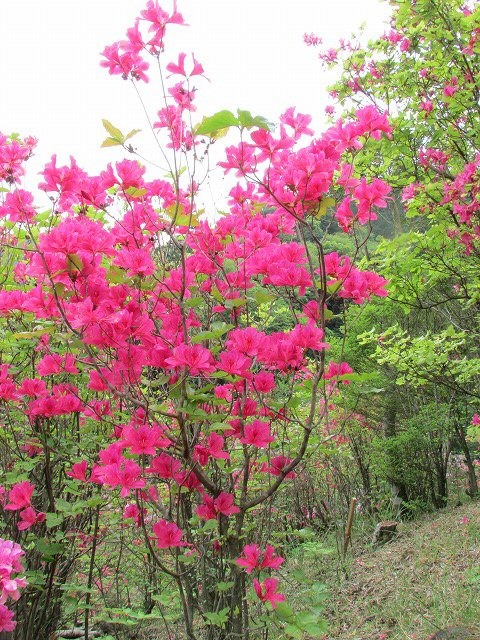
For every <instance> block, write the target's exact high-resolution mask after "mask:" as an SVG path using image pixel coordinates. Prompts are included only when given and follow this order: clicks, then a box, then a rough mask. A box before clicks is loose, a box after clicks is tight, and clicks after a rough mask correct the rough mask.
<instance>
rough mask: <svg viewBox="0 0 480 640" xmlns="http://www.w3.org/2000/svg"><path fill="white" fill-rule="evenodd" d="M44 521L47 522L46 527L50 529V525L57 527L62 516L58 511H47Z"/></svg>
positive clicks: (61, 520)
mask: <svg viewBox="0 0 480 640" xmlns="http://www.w3.org/2000/svg"><path fill="white" fill-rule="evenodd" d="M45 521H46V523H47V529H51V528H52V527H58V525H60V524H62V522H63V516H62V515H60V514H59V513H47V517H46V519H45Z"/></svg>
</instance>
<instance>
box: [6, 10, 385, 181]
mask: <svg viewBox="0 0 480 640" xmlns="http://www.w3.org/2000/svg"><path fill="white" fill-rule="evenodd" d="M145 4H146V0H145V2H144V1H143V0H82V1H81V2H78V0H41V1H39V0H21V1H17V0H10V1H8V0H0V9H1V12H0V15H1V32H0V87H1V95H0V131H1V132H3V133H11V132H12V131H16V132H18V133H20V134H21V135H22V136H23V135H34V136H35V137H37V138H38V139H39V146H38V148H37V153H36V158H35V159H34V160H33V161H31V163H30V164H31V165H32V166H31V169H30V171H32V169H33V171H34V174H36V172H37V171H39V170H40V168H41V167H42V166H43V164H45V162H47V161H48V160H49V159H50V156H51V154H52V153H57V154H58V156H59V164H64V163H66V162H67V161H68V157H69V155H73V156H74V157H75V158H76V159H77V161H78V163H79V165H80V166H81V167H82V168H84V169H85V170H87V171H89V172H90V173H92V174H94V173H97V172H99V171H100V170H101V169H102V168H103V167H104V166H105V164H106V163H107V162H109V161H112V160H116V159H119V153H122V154H123V153H124V152H123V151H122V150H120V152H119V151H118V150H113V149H100V148H99V147H100V144H101V142H102V140H103V139H104V137H105V132H104V130H103V127H102V125H101V119H102V118H107V119H108V120H110V121H111V122H112V123H114V124H115V125H117V126H118V127H119V128H120V129H122V130H123V131H129V130H130V129H133V128H139V129H145V120H144V116H143V113H142V110H141V107H140V105H139V103H138V101H137V99H136V97H135V95H134V92H133V88H132V87H131V85H130V83H127V82H125V81H123V80H122V79H121V78H120V77H119V76H110V75H108V72H107V71H106V69H103V68H101V67H100V66H99V62H100V59H101V58H100V52H101V51H102V50H103V48H104V47H105V45H107V44H111V43H113V42H115V41H117V40H120V39H123V37H124V34H125V31H126V29H127V28H128V27H130V26H132V25H133V23H134V19H135V17H136V16H137V15H139V12H140V10H141V9H143V8H144V6H145ZM160 4H161V6H162V7H164V8H165V10H167V11H170V10H171V0H165V2H164V3H162V2H161V3H160ZM178 9H179V11H181V12H182V13H183V15H184V17H185V20H186V22H187V23H188V24H189V25H190V26H189V27H188V28H184V27H177V26H172V27H171V28H170V30H169V32H168V36H167V50H166V55H168V54H169V52H170V53H171V58H170V59H171V60H176V57H177V54H178V52H179V51H181V50H184V51H186V52H187V53H189V52H191V51H193V52H195V55H196V57H197V59H198V60H199V61H200V62H201V63H202V64H203V66H204V68H205V72H206V75H207V76H208V78H209V79H210V80H211V82H210V83H209V82H206V81H204V80H202V79H200V81H199V82H198V83H196V84H197V86H198V89H199V90H198V92H197V96H198V100H197V103H198V106H199V111H198V112H197V114H195V117H198V119H200V115H199V114H200V113H202V115H209V114H211V113H213V112H215V111H218V110H220V109H231V110H235V109H236V108H237V107H239V108H242V109H248V110H250V111H251V112H252V113H253V114H254V115H257V114H258V115H263V116H266V117H267V118H268V119H270V120H273V121H275V120H277V119H278V116H279V114H280V113H282V112H283V111H284V110H285V109H286V108H287V107H289V106H293V105H295V106H297V108H298V110H299V111H301V112H303V113H310V114H312V116H313V117H314V121H315V122H322V120H323V113H324V108H325V106H326V105H327V104H328V103H329V98H328V95H327V92H326V86H327V84H328V82H329V79H328V78H327V77H326V76H325V73H324V72H322V69H321V66H320V61H319V60H318V55H317V51H316V50H315V49H313V48H311V47H306V46H305V45H304V43H303V34H304V33H305V32H307V33H310V32H314V33H316V34H318V35H319V36H321V37H322V38H323V39H324V40H325V41H326V43H327V44H330V45H334V44H335V43H336V42H337V41H338V39H339V38H341V37H348V36H349V35H350V34H351V33H352V32H354V31H358V27H359V26H360V25H361V23H362V22H365V23H366V25H367V28H366V33H367V34H368V35H377V34H380V33H382V32H383V31H384V29H385V21H386V20H387V18H388V15H389V6H388V3H387V2H382V1H380V0H334V1H333V2H332V0H288V1H287V0H179V1H178ZM151 85H152V83H150V85H149V86H148V91H147V100H148V102H149V104H150V105H151V106H152V110H153V108H154V107H155V106H157V105H156V104H155V103H156V102H157V98H158V107H160V106H161V105H160V95H159V94H158V93H157V92H158V88H157V87H152V86H151ZM138 86H139V88H140V89H141V90H144V89H145V88H146V85H144V84H143V83H139V84H138ZM141 135H143V134H141ZM138 143H139V144H140V145H141V144H142V140H141V138H139V139H138ZM146 145H147V146H148V143H147V142H146ZM32 178H33V180H32V182H30V181H29V183H28V185H27V186H29V187H34V185H35V184H36V182H37V177H36V175H34V176H32ZM32 178H31V179H32Z"/></svg>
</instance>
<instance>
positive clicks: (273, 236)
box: [0, 0, 391, 640]
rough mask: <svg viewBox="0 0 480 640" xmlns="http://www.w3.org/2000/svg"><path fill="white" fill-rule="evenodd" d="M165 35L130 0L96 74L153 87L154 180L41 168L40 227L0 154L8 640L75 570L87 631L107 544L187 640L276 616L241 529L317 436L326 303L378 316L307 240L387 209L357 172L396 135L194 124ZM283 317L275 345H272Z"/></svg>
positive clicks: (231, 122)
mask: <svg viewBox="0 0 480 640" xmlns="http://www.w3.org/2000/svg"><path fill="white" fill-rule="evenodd" d="M183 24H184V20H183V17H182V15H181V14H180V13H179V12H178V11H177V9H176V7H174V10H173V11H172V13H168V12H166V11H164V10H163V9H161V8H160V7H159V6H158V4H157V2H154V1H153V0H149V2H148V3H147V7H146V9H145V10H144V11H142V12H141V15H140V17H139V19H137V20H136V22H135V25H134V26H133V27H132V28H130V29H129V30H128V31H127V34H126V38H125V39H124V40H121V41H119V42H117V43H115V44H113V45H111V46H107V47H106V48H105V50H104V52H103V57H104V60H103V61H102V62H101V64H102V65H103V66H105V67H106V68H107V69H108V71H109V73H111V74H114V75H119V76H121V77H123V79H125V80H129V81H131V82H132V83H133V85H134V86H135V89H136V90H138V89H137V86H139V85H140V84H141V83H142V82H147V81H149V80H150V79H151V78H152V77H153V76H154V75H155V76H156V77H157V78H158V80H159V82H160V85H161V87H162V88H163V99H164V103H163V106H161V108H160V109H159V111H158V114H157V116H156V118H154V117H152V118H149V123H150V126H151V129H152V134H153V135H154V137H155V141H156V143H157V144H158V150H159V154H160V162H162V163H163V164H164V165H165V166H167V167H168V174H167V175H166V176H163V175H162V176H160V177H159V176H158V173H157V172H155V173H154V171H153V170H152V169H150V172H149V173H150V174H153V175H151V176H150V175H147V168H146V166H144V165H143V164H141V163H140V162H139V161H138V160H137V159H124V160H121V161H119V162H116V163H115V165H114V166H112V165H108V166H107V167H106V169H105V170H104V171H103V172H102V173H101V174H100V175H98V176H89V175H88V174H87V173H86V172H85V171H83V170H82V169H81V168H80V167H79V166H78V165H77V164H76V162H75V160H74V159H73V158H72V159H71V160H70V164H69V165H67V166H61V165H59V164H58V163H57V159H56V157H55V156H53V157H52V160H51V162H49V163H48V164H47V165H46V166H45V169H44V171H43V173H42V175H43V180H42V182H41V183H40V184H39V189H40V190H41V191H43V192H44V193H46V194H47V195H48V196H49V197H50V200H51V203H52V204H51V207H50V208H49V209H48V210H46V211H42V210H40V209H39V207H38V206H36V205H35V196H34V195H33V194H32V193H30V192H27V191H26V190H24V189H23V188H22V178H23V175H24V173H25V169H24V166H25V162H26V161H27V160H28V158H29V157H30V155H31V154H32V152H33V149H34V146H35V141H34V140H33V139H31V138H26V139H20V138H18V137H9V136H5V135H4V136H1V138H0V179H1V180H2V184H3V187H2V198H3V201H2V204H1V206H0V215H1V217H2V219H3V227H2V247H3V250H2V267H3V281H2V282H3V284H2V290H1V292H0V311H1V322H2V326H3V335H4V338H3V339H4V346H7V347H8V348H6V349H4V360H3V365H2V369H1V384H0V398H1V400H2V412H3V416H4V425H3V427H2V440H1V443H0V447H1V455H2V457H3V460H4V461H5V465H4V468H5V469H6V471H7V472H6V473H5V474H4V485H5V488H4V490H3V491H4V493H3V495H4V500H3V508H4V515H5V530H6V532H7V533H8V535H9V537H10V538H12V539H15V540H17V541H21V542H22V545H23V546H24V547H25V549H26V550H27V554H26V563H27V568H30V563H32V568H34V569H35V570H36V571H35V573H34V574H33V579H32V580H31V586H30V588H29V591H28V592H27V593H26V595H25V596H24V598H23V601H24V602H25V607H26V608H24V609H23V610H22V609H19V610H18V612H19V615H18V616H17V617H18V623H19V624H18V627H17V635H18V637H19V638H20V637H25V638H26V637H31V636H29V635H28V634H29V633H31V629H32V628H36V632H37V634H39V633H40V634H41V635H36V636H35V637H47V636H48V634H49V633H51V631H52V630H54V628H55V625H56V624H58V620H59V616H60V604H61V592H62V589H63V590H65V589H68V584H69V582H68V581H69V580H70V578H71V574H72V571H73V569H74V568H75V567H78V566H80V564H81V563H83V565H82V566H86V567H87V571H86V574H85V580H86V585H87V589H86V590H85V591H84V593H83V594H80V596H78V587H77V591H76V593H77V601H76V605H75V618H76V617H77V616H78V615H79V613H82V612H83V613H82V615H83V618H84V625H85V637H87V636H88V629H89V624H90V614H91V609H92V602H93V599H94V598H95V597H96V596H95V586H97V587H98V585H99V584H100V583H99V582H98V581H97V580H96V579H95V577H94V571H95V567H96V566H97V563H98V554H99V553H102V554H104V553H106V552H105V549H106V547H105V540H106V539H107V538H108V536H109V535H112V533H111V532H112V529H113V528H114V527H116V531H121V530H124V529H125V527H127V528H128V529H129V530H130V531H131V532H132V536H133V537H134V538H135V540H136V541H135V544H136V545H137V546H138V547H139V548H141V549H142V554H143V557H144V559H145V562H146V563H147V564H148V566H149V567H150V568H151V569H152V571H153V573H155V574H156V575H158V576H161V580H162V585H163V587H165V586H166V585H174V586H175V587H176V589H177V593H178V603H179V606H180V608H181V611H182V617H183V624H184V628H185V633H186V636H187V637H188V638H189V639H191V640H193V639H194V638H246V637H257V635H258V636H259V637H260V636H261V635H262V634H263V633H264V632H265V629H266V625H267V618H268V615H267V614H268V613H269V612H271V611H272V610H273V609H276V608H277V607H278V605H279V603H282V602H283V601H284V600H285V595H284V594H283V593H282V592H281V588H280V585H279V583H278V579H277V578H276V577H274V576H275V575H278V571H279V569H281V567H282V564H283V563H284V558H283V557H282V556H281V554H280V552H279V550H278V549H276V548H274V546H273V545H272V544H271V541H270V540H269V539H268V535H269V530H268V527H264V526H256V525H258V523H259V522H260V517H261V514H262V513H265V514H268V512H269V511H270V509H271V506H272V504H273V500H274V498H275V495H276V493H277V492H278V491H279V490H280V489H281V488H282V486H283V485H284V484H285V483H288V482H289V480H290V479H291V478H293V477H294V475H295V469H296V467H297V466H298V465H299V463H300V462H301V461H302V459H303V458H304V456H305V453H306V452H307V449H308V445H309V441H310V439H311V438H312V436H315V437H316V438H320V439H328V438H329V437H332V434H329V433H328V431H327V430H326V424H327V423H326V416H327V413H328V410H329V402H330V401H331V396H332V394H333V388H334V386H335V385H333V384H332V379H334V378H338V376H339V375H342V372H345V365H342V366H343V369H342V366H340V365H337V364H336V363H330V364H329V367H328V368H326V358H327V349H328V344H327V343H326V341H325V326H326V322H327V315H328V314H327V308H326V305H327V303H328V301H329V300H331V299H333V298H339V299H343V300H345V301H351V302H352V303H355V304H362V303H363V302H365V301H366V300H369V299H370V298H371V297H372V296H385V295H386V291H385V284H386V281H385V280H384V279H383V278H382V277H380V276H379V275H376V274H375V273H373V272H371V271H362V270H360V269H359V268H357V266H355V262H354V258H355V257H354V256H353V257H352V258H349V257H347V256H341V255H338V253H332V254H327V255H325V254H324V251H323V244H322V236H321V235H319V230H318V229H319V225H318V220H319V218H320V217H321V216H322V215H324V214H325V212H326V210H327V208H328V207H334V206H336V202H337V198H338V193H341V194H342V197H341V200H340V201H342V202H343V204H342V205H341V207H340V212H341V213H339V214H338V215H342V216H343V217H344V219H345V225H344V226H345V229H348V230H353V231H354V232H355V230H357V229H358V228H359V225H367V227H368V225H369V224H370V221H371V220H372V219H374V218H375V210H376V208H379V207H380V208H382V207H385V206H386V199H387V198H388V193H389V191H390V188H389V187H388V186H387V185H386V184H385V183H384V182H382V181H381V180H378V179H374V180H367V179H366V178H365V177H362V176H358V175H357V173H356V168H355V159H356V156H357V154H358V152H359V151H360V150H362V149H363V148H364V147H365V146H368V145H369V144H370V140H371V139H373V140H378V139H379V138H380V137H381V136H382V134H386V135H387V136H390V135H391V130H390V126H389V124H388V121H387V119H386V117H385V116H384V115H381V114H380V113H379V112H378V111H377V110H374V109H372V108H370V107H369V108H367V109H360V110H358V111H357V113H356V115H355V117H354V118H352V120H351V121H350V122H348V123H340V124H337V125H336V126H334V127H332V128H330V129H328V130H327V131H326V132H325V133H324V134H323V135H321V136H320V137H313V131H312V130H311V129H310V121H311V119H310V117H309V116H306V115H302V114H297V113H296V112H295V110H294V108H291V109H288V110H287V111H286V112H285V113H284V114H283V115H282V116H281V118H280V124H279V126H278V127H276V128H273V127H272V126H271V125H269V124H268V123H267V122H266V120H265V119H263V118H261V117H254V116H252V115H251V114H250V113H249V112H248V111H241V110H239V111H238V113H237V114H233V113H231V112H229V111H220V112H218V113H216V114H215V115H213V116H211V117H207V118H204V119H203V120H201V121H199V122H198V124H193V122H192V121H193V113H194V111H195V104H194V101H195V91H196V87H195V86H194V84H193V83H194V82H201V78H202V76H203V74H204V70H203V68H202V66H201V64H200V63H199V62H198V61H197V60H196V59H195V57H193V56H192V57H191V58H188V57H187V56H186V54H184V53H182V54H180V56H179V58H178V60H177V61H174V62H172V61H169V60H168V58H166V56H167V54H166V53H165V42H166V40H165V38H166V34H167V33H168V31H169V30H170V29H171V28H173V27H175V26H181V25H183ZM104 124H105V127H106V129H107V131H108V134H109V137H108V138H107V139H106V140H105V142H104V146H114V145H118V146H122V147H123V148H124V149H125V150H127V151H128V152H130V153H131V154H136V153H137V151H136V149H135V148H134V147H133V146H132V143H131V138H132V137H133V136H134V135H135V133H136V131H135V130H134V131H132V132H130V133H129V134H128V135H124V134H122V132H121V131H119V130H118V129H117V128H116V127H114V126H113V125H111V124H110V123H109V122H108V121H104ZM228 130H234V131H236V136H237V139H238V137H239V141H234V142H233V143H232V144H231V145H229V146H227V147H226V149H225V159H224V160H223V161H221V162H219V166H220V167H221V168H222V169H223V171H224V172H225V174H231V173H233V174H235V176H236V177H238V179H239V182H238V183H237V184H236V185H234V186H232V188H231V190H230V192H229V201H228V212H227V213H223V214H219V213H218V212H217V214H216V215H215V218H216V221H214V218H213V215H212V214H213V213H214V212H210V214H207V213H204V212H203V211H201V210H200V208H199V205H198V198H199V193H200V183H201V177H199V176H201V175H202V173H205V171H206V167H207V160H206V158H207V155H208V147H209V146H210V144H211V143H212V142H213V141H215V140H216V139H217V138H219V137H220V136H221V135H222V134H223V133H225V132H226V131H228ZM229 135H230V134H229ZM205 148H206V149H207V151H205ZM332 196H333V197H332ZM352 207H353V208H355V209H356V212H355V213H353V210H352ZM307 234H308V238H309V242H307V241H306V235H307ZM312 239H313V243H312ZM280 308H281V309H282V311H283V312H284V313H285V310H286V313H287V317H288V323H289V326H288V329H287V330H284V331H271V330H269V325H270V321H271V319H272V318H274V317H275V314H276V313H277V311H278V309H280ZM14 340H15V341H16V342H15V343H14V342H13V341H14ZM118 510H120V513H121V514H122V515H121V517H119V518H118V517H116V516H115V515H114V514H115V513H116V512H118ZM15 548H16V547H15ZM14 569H15V567H14ZM15 570H17V571H18V570H19V569H18V567H16V569H15ZM109 570H110V571H111V570H112V567H109ZM104 575H105V574H104ZM22 584H23V583H22ZM19 586H22V585H19ZM100 586H101V585H100ZM99 588H100V587H99ZM100 590H101V588H100ZM74 591H75V590H74V589H72V593H73V592H74ZM92 594H93V595H92ZM29 599H30V600H29ZM29 601H30V602H31V603H32V602H33V603H36V604H35V608H32V607H30V608H28V606H27V603H28V602H29ZM280 608H281V609H282V616H283V620H284V622H283V623H282V624H285V623H288V629H289V633H290V634H291V635H293V636H295V634H297V635H298V634H299V633H302V630H306V631H308V632H310V633H316V632H317V630H318V629H319V627H318V625H317V623H316V620H317V617H318V616H317V617H315V616H314V617H313V618H312V617H310V618H308V619H303V620H302V618H301V617H298V618H297V617H295V616H294V614H293V612H291V611H290V610H289V609H288V608H285V607H284V608H282V607H280ZM6 624H7V625H9V626H6V625H5V624H4V627H3V628H5V629H9V628H11V627H12V626H13V623H12V622H10V621H9V619H8V621H7V623H6ZM32 625H36V627H32ZM164 626H165V629H166V632H167V633H168V634H170V631H169V627H168V621H166V620H164ZM29 629H30V631H29ZM249 634H250V636H249ZM265 637H266V636H265ZM295 637H296V636H295Z"/></svg>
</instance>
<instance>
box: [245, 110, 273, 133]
mask: <svg viewBox="0 0 480 640" xmlns="http://www.w3.org/2000/svg"><path fill="white" fill-rule="evenodd" d="M237 113H238V123H239V124H240V126H241V127H242V128H244V129H251V128H252V127H256V128H257V129H266V130H267V131H270V128H271V126H270V123H269V122H268V120H267V119H266V118H264V117H263V116H252V114H251V113H250V111H242V109H238V110H237Z"/></svg>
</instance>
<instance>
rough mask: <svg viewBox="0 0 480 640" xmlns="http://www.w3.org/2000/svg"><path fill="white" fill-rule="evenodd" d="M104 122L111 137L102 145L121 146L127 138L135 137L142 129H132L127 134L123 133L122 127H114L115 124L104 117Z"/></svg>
mask: <svg viewBox="0 0 480 640" xmlns="http://www.w3.org/2000/svg"><path fill="white" fill-rule="evenodd" d="M102 123H103V126H104V127H105V129H106V131H107V133H108V134H110V135H109V137H108V138H106V139H105V140H104V141H103V142H102V145H101V146H102V147H116V146H120V147H121V146H123V145H124V144H125V142H126V141H127V140H130V138H133V136H134V135H136V134H137V133H139V132H140V131H141V129H132V130H131V131H130V133H127V135H123V133H122V132H121V131H120V129H117V127H114V126H113V124H112V123H111V122H109V121H108V120H105V119H103V120H102Z"/></svg>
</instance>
